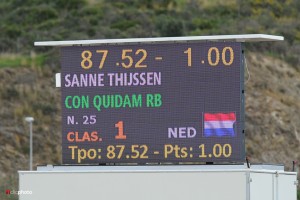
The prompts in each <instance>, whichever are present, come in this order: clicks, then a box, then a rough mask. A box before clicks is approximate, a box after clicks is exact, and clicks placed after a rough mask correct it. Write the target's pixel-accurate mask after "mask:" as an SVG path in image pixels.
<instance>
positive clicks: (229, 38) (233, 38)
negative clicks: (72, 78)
mask: <svg viewBox="0 0 300 200" xmlns="http://www.w3.org/2000/svg"><path fill="white" fill-rule="evenodd" d="M280 40H283V37H281V36H272V35H264V34H253V35H219V36H192V37H170V38H132V39H110V40H78V41H49V42H35V46H58V47H66V46H87V47H91V46H95V45H104V46H106V45H109V46H110V45H113V46H114V45H117V46H119V45H127V44H130V45H132V44H146V45H147V44H169V43H171V44H173V43H186V44H189V43H193V42H201V41H203V42H205V41H209V42H219V43H223V42H238V43H243V42H260V41H280ZM241 47H242V48H241V52H239V53H240V54H241V56H240V59H241V60H240V61H239V62H240V69H239V70H240V93H239V94H240V111H239V112H240V119H239V128H238V131H237V133H236V134H241V135H240V136H239V138H241V142H240V145H241V146H243V147H245V133H244V112H245V111H244V109H245V108H244V107H245V105H244V104H245V99H244V64H245V60H244V50H243V45H241ZM222 56H223V55H222ZM101 62H102V61H101ZM237 67H238V66H237ZM57 77H59V76H57ZM57 85H60V83H59V81H58V80H57ZM64 91H66V90H64ZM204 101H205V100H204ZM65 112H66V111H65ZM202 120H203V119H202ZM202 125H203V124H202ZM202 128H203V127H202ZM236 129H237V128H236ZM64 132H65V131H64ZM64 134H65V133H64ZM63 138H64V137H63ZM214 141H216V140H214ZM212 143H214V142H212ZM234 143H235V142H234ZM109 144H110V143H109ZM63 146H64V145H63ZM64 148H65V147H64ZM147 148H148V147H147ZM230 148H231V146H230ZM238 150H239V152H240V153H239V156H237V157H238V158H236V157H235V158H234V159H231V160H232V161H233V162H240V161H242V160H243V158H244V155H245V149H244V148H241V147H238ZM64 151H66V150H64ZM74 151H75V150H74ZM98 151H99V149H98ZM100 151H101V150H100ZM102 151H103V149H102ZM203 151H204V150H203ZM73 153H74V152H73V149H72V155H73ZM202 153H203V152H202ZM75 154H76V153H75ZM64 155H65V154H64ZM210 155H211V154H209V156H210ZM241 155H242V156H241ZM99 156H100V155H99ZM127 156H129V155H126V157H127ZM190 156H193V155H190ZM199 157H200V156H199ZM242 157H243V158H242ZM109 161H110V160H108V162H109ZM232 161H231V162H232ZM106 162H107V161H106ZM120 162H121V163H126V162H125V161H124V159H123V160H122V161H120ZM120 162H119V163H120ZM131 162H132V161H131ZM150 162H151V161H150ZM152 162H153V161H152ZM158 162H160V161H158ZM162 162H169V160H166V161H165V160H163V161H162ZM170 162H173V163H176V161H174V159H173V160H171V161H170ZM178 162H181V161H178ZM183 162H190V161H188V160H187V161H183ZM192 162H193V161H192ZM196 162H198V161H196ZM199 162H201V161H199ZM204 162H205V161H204ZM208 162H211V161H208ZM218 162H224V161H221V160H220V161H218ZM225 162H226V161H225ZM79 163H80V162H79ZM92 163H95V162H92ZM99 163H103V161H102V162H100V161H99ZM111 163H113V161H111ZM145 163H147V161H146V162H145ZM154 163H155V161H154ZM65 164H75V163H74V162H69V161H67V162H66V163H65ZM85 164H89V163H88V162H86V163H85Z"/></svg>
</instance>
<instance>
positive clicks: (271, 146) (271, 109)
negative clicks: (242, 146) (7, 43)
mask: <svg viewBox="0 0 300 200" xmlns="http://www.w3.org/2000/svg"><path fill="white" fill-rule="evenodd" d="M247 64H248V68H249V71H250V75H251V77H250V80H249V81H248V82H247V84H246V148H247V155H249V156H250V157H251V160H252V162H259V163H262V162H263V163H284V164H285V165H286V167H287V169H291V162H292V160H300V112H299V110H300V73H299V72H297V71H296V70H295V68H293V67H292V66H290V65H288V64H286V63H285V62H283V61H281V60H278V59H274V58H272V57H267V56H262V55H259V54H253V53H247ZM54 74H55V73H54V72H53V71H51V70H50V69H49V68H47V67H44V68H36V67H35V68H34V67H28V68H13V69H9V68H2V69H0V108H1V109H0V180H6V181H9V180H10V179H16V177H17V173H16V172H17V170H21V169H22V170H27V169H28V152H29V148H28V146H29V140H28V138H29V137H28V135H29V134H28V132H29V130H28V125H27V124H26V123H25V122H24V117H25V116H29V115H30V116H33V117H34V118H35V119H36V120H35V122H34V127H33V132H34V138H33V139H34V152H33V153H34V166H36V165H38V164H60V163H61V147H60V146H61V133H60V132H61V125H60V119H61V118H60V114H61V108H60V89H57V88H55V83H54ZM245 78H246V80H247V78H248V75H247V73H245ZM15 187H17V185H16V186H15Z"/></svg>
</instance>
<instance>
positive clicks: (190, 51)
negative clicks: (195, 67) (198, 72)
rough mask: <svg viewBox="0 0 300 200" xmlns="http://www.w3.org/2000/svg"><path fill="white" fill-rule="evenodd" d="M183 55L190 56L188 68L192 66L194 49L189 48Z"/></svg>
mask: <svg viewBox="0 0 300 200" xmlns="http://www.w3.org/2000/svg"><path fill="white" fill-rule="evenodd" d="M183 53H186V54H187V55H188V66H189V67H191V66H192V48H188V49H187V50H186V51H184V52H183Z"/></svg>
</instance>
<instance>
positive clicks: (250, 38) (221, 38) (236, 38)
mask: <svg viewBox="0 0 300 200" xmlns="http://www.w3.org/2000/svg"><path fill="white" fill-rule="evenodd" d="M283 40H284V37H282V36H276V35H266V34H244V35H211V36H188V37H155V38H129V39H99V40H67V41H43V42H35V43H34V45H35V46H77V45H78V46H81V45H83V46H87V45H99V44H125V43H174V42H191V41H215V42H226V41H228V42H229V41H233V42H267V41H283Z"/></svg>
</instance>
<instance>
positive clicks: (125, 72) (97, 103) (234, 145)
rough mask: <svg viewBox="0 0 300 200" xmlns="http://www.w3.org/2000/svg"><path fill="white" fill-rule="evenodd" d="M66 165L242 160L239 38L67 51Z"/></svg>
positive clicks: (64, 103)
mask: <svg viewBox="0 0 300 200" xmlns="http://www.w3.org/2000/svg"><path fill="white" fill-rule="evenodd" d="M61 65H62V73H61V85H62V86H61V87H62V150H63V163H64V164H93V163H94V164H95V163H139V164H145V163H164V162H175V163H181V162H182V163H184V162H236V161H241V160H243V158H244V151H245V150H244V149H245V145H244V135H243V118H244V116H243V115H244V113H243V94H242V90H243V62H242V49H241V43H236V42H205V43H200V42H185V43H172V44H169V43H168V44H157V43H156V44H130V45H128V44H119V45H101V46H70V47H63V48H62V49H61Z"/></svg>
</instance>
